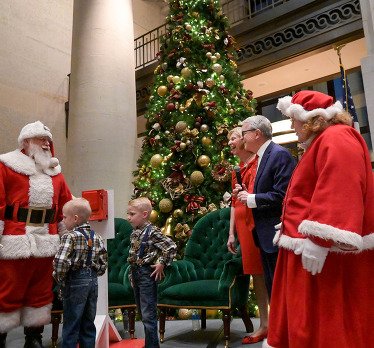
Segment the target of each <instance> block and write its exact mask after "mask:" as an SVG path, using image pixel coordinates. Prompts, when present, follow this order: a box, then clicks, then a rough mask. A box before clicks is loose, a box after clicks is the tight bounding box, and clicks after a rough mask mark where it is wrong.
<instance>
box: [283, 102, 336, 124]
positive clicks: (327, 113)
mask: <svg viewBox="0 0 374 348" xmlns="http://www.w3.org/2000/svg"><path fill="white" fill-rule="evenodd" d="M291 100H292V97H290V96H287V97H283V98H280V99H279V100H278V104H277V109H278V110H279V111H280V112H281V113H282V114H283V115H285V116H288V117H290V118H294V119H296V120H299V121H302V122H306V121H308V120H309V119H311V118H312V117H314V116H322V117H324V118H325V119H326V120H331V119H332V118H333V117H334V116H336V115H337V114H340V113H341V112H343V107H342V104H341V103H340V101H337V102H336V103H335V104H334V105H331V106H330V107H328V108H327V109H322V108H318V109H314V110H311V111H308V110H305V109H304V108H303V107H302V106H301V105H300V104H293V103H291Z"/></svg>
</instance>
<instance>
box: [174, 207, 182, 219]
mask: <svg viewBox="0 0 374 348" xmlns="http://www.w3.org/2000/svg"><path fill="white" fill-rule="evenodd" d="M173 216H174V217H175V218H180V217H182V216H183V210H182V209H175V210H174V211H173Z"/></svg>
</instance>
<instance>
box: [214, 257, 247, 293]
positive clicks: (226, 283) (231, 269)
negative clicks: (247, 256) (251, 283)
mask: <svg viewBox="0 0 374 348" xmlns="http://www.w3.org/2000/svg"><path fill="white" fill-rule="evenodd" d="M242 274H243V264H242V258H241V257H238V258H235V259H231V260H229V261H227V262H226V263H225V265H224V266H223V272H222V274H221V277H220V279H219V283H218V291H219V292H221V291H225V290H226V289H228V288H230V286H231V284H232V283H233V281H234V280H235V278H236V276H238V275H242Z"/></svg>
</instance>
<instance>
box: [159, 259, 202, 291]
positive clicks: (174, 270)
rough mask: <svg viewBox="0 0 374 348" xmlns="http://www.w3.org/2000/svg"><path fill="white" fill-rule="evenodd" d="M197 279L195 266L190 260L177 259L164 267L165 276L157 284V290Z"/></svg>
mask: <svg viewBox="0 0 374 348" xmlns="http://www.w3.org/2000/svg"><path fill="white" fill-rule="evenodd" d="M193 280H197V275H196V270H195V266H194V264H193V263H192V262H190V261H187V260H178V261H174V262H172V263H171V265H170V266H168V267H166V268H165V278H164V280H163V281H162V282H161V283H160V284H159V285H158V288H159V291H160V292H162V291H163V290H165V289H166V288H168V287H170V286H172V285H176V284H181V283H186V282H189V281H193Z"/></svg>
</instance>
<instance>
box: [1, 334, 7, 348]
mask: <svg viewBox="0 0 374 348" xmlns="http://www.w3.org/2000/svg"><path fill="white" fill-rule="evenodd" d="M6 336H7V333H6V332H5V333H0V348H5V342H6Z"/></svg>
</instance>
